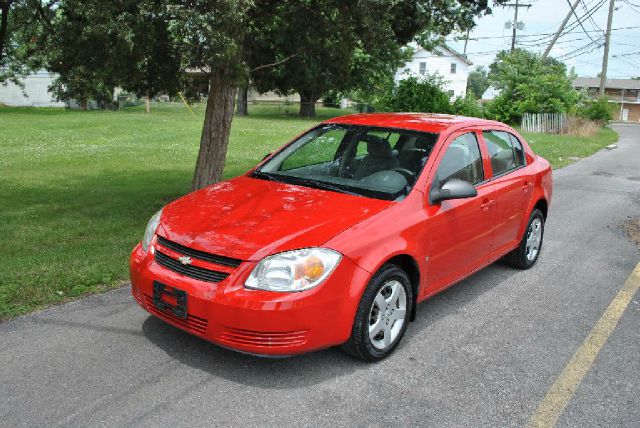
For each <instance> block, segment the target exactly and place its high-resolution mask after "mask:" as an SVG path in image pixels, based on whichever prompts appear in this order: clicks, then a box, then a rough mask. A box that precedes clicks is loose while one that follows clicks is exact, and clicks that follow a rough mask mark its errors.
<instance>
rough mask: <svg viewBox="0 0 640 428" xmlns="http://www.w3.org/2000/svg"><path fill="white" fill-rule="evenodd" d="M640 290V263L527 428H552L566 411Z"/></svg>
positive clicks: (545, 398) (541, 403)
mask: <svg viewBox="0 0 640 428" xmlns="http://www.w3.org/2000/svg"><path fill="white" fill-rule="evenodd" d="M639 287H640V263H638V264H637V265H636V267H635V269H634V270H633V272H631V275H630V276H629V278H628V279H627V281H626V282H625V283H624V285H623V286H622V289H621V290H620V291H619V292H618V294H617V295H616V297H615V298H614V299H613V300H612V301H611V303H610V304H609V307H608V308H607V310H606V311H604V314H602V316H601V317H600V319H599V320H598V322H597V323H596V325H595V326H594V327H593V329H592V330H591V332H590V333H589V335H588V336H587V338H586V339H585V340H584V342H582V345H580V347H579V348H578V350H577V351H576V352H575V354H573V357H572V358H571V360H570V361H569V363H567V365H566V366H565V367H564V369H563V370H562V373H560V376H558V378H557V379H556V381H555V382H554V383H553V385H551V388H550V389H549V392H547V395H546V396H545V397H544V399H543V400H542V402H540V405H539V406H538V408H537V409H536V412H535V413H534V414H533V416H532V417H531V419H529V423H528V426H530V427H552V426H555V424H556V422H557V421H558V418H559V417H560V415H561V414H562V412H563V411H564V409H565V407H567V404H569V401H570V400H571V397H572V396H573V394H574V393H575V392H576V389H577V388H578V385H580V382H581V381H582V379H583V378H584V377H585V375H586V374H587V372H588V371H589V369H590V368H591V365H592V364H593V361H594V360H595V359H596V356H597V355H598V352H600V349H602V346H603V345H604V343H605V342H606V341H607V338H608V337H609V336H610V335H611V333H612V332H613V330H614V329H615V328H616V325H617V324H618V321H619V320H620V317H621V316H622V314H623V313H624V310H625V309H626V308H627V306H628V305H629V302H630V301H631V299H632V298H633V296H634V295H635V294H636V291H638V288H639Z"/></svg>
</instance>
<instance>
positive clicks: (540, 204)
mask: <svg viewBox="0 0 640 428" xmlns="http://www.w3.org/2000/svg"><path fill="white" fill-rule="evenodd" d="M536 208H537V209H539V210H540V211H542V215H543V217H544V219H545V221H546V220H547V213H548V212H549V202H547V200H546V199H545V198H544V197H541V198H539V199H538V201H537V202H536V203H535V204H534V205H533V209H532V210H531V211H533V210H535V209H536Z"/></svg>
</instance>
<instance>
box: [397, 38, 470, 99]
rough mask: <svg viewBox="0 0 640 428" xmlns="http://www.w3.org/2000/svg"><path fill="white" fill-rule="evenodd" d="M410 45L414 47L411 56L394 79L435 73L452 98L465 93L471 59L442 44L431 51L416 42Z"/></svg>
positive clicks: (398, 79)
mask: <svg viewBox="0 0 640 428" xmlns="http://www.w3.org/2000/svg"><path fill="white" fill-rule="evenodd" d="M410 46H411V47H412V48H413V49H414V53H413V58H411V61H409V62H407V63H406V64H405V65H403V66H402V67H400V69H399V70H398V72H397V73H396V81H400V80H404V79H406V78H408V77H419V76H423V75H426V74H429V75H434V74H437V75H439V76H440V77H441V78H442V80H443V83H444V85H443V89H444V90H445V91H446V92H448V93H449V95H451V98H452V99H453V98H457V97H464V96H465V95H466V93H467V78H468V77H469V71H470V70H469V68H470V66H471V65H473V63H472V62H471V61H469V60H468V59H467V58H465V57H464V56H463V55H462V54H460V53H458V52H456V51H454V50H453V49H451V48H450V47H449V46H447V45H444V44H441V45H439V46H438V47H436V48H435V49H433V51H428V50H426V49H424V48H422V47H421V46H418V45H417V44H411V45H410Z"/></svg>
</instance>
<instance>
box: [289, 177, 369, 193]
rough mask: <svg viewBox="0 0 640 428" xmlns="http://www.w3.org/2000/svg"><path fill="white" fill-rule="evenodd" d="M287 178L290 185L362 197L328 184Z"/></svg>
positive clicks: (302, 178) (298, 178)
mask: <svg viewBox="0 0 640 428" xmlns="http://www.w3.org/2000/svg"><path fill="white" fill-rule="evenodd" d="M287 178H292V179H293V180H291V182H292V184H302V185H307V186H309V187H315V188H317V189H322V190H330V191H332V192H338V193H346V194H347V195H353V196H362V195H361V194H360V193H357V192H353V191H350V190H347V189H345V188H343V187H340V186H334V185H333V184H329V183H326V182H324V181H317V180H311V179H309V178H304V177H291V176H287Z"/></svg>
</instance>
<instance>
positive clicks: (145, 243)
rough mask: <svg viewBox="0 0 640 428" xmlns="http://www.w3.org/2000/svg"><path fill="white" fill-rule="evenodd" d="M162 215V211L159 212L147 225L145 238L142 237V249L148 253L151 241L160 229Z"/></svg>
mask: <svg viewBox="0 0 640 428" xmlns="http://www.w3.org/2000/svg"><path fill="white" fill-rule="evenodd" d="M161 215H162V210H160V211H158V212H157V213H155V214H154V215H153V217H151V220H149V223H147V228H146V229H145V231H144V236H143V237H142V241H141V244H142V249H143V250H145V251H147V249H148V248H149V244H151V240H152V239H153V235H155V233H156V229H157V228H158V223H160V216H161Z"/></svg>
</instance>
